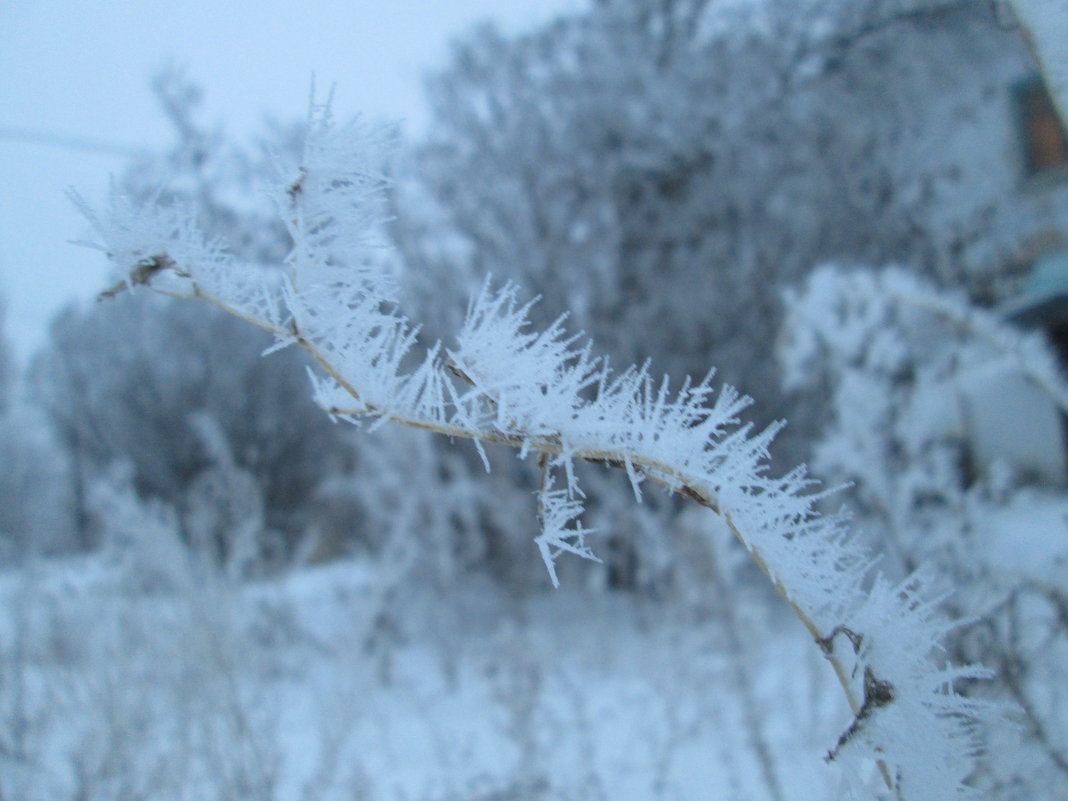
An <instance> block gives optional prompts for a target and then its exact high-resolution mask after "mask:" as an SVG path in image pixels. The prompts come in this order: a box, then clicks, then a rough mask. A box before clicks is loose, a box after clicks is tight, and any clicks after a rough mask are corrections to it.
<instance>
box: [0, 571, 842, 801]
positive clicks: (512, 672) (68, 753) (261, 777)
mask: <svg viewBox="0 0 1068 801" xmlns="http://www.w3.org/2000/svg"><path fill="white" fill-rule="evenodd" d="M175 579H176V573H175V572H171V574H170V581H168V582H166V583H165V584H164V585H163V586H159V587H158V588H156V589H149V588H146V587H145V586H144V584H143V582H141V581H139V578H138V576H136V575H132V574H131V572H130V570H129V566H128V565H122V564H120V563H118V562H116V561H112V560H108V559H107V558H106V557H91V558H82V559H71V560H63V561H57V562H53V563H41V564H38V565H36V566H34V567H33V568H32V569H28V570H26V571H21V572H9V573H6V574H4V575H3V577H2V579H0V592H2V597H3V601H2V608H3V610H4V616H3V637H2V642H3V643H4V650H3V652H2V659H3V662H2V665H0V668H2V673H0V676H2V681H3V683H2V685H0V686H2V688H3V695H2V696H0V699H2V704H3V706H2V715H3V730H4V731H5V735H4V756H3V762H4V765H5V769H4V770H5V772H6V773H7V776H8V778H7V779H5V782H4V790H5V792H6V793H8V794H9V795H8V796H6V797H10V798H18V799H26V801H31V800H32V801H36V799H41V801H53V800H54V799H65V798H71V799H75V798H116V799H118V798H129V799H137V798H153V799H172V798H173V799H216V798H249V799H252V798H255V799H280V800H281V799H308V800H310V799H356V798H368V799H372V798H373V799H433V800H435V801H436V800H438V799H441V800H442V801H444V800H445V799H502V801H503V799H549V798H553V799H557V798H559V799H565V798H566V799H650V798H663V799H701V798H709V799H712V798H749V799H761V798H784V799H806V798H812V799H815V798H829V797H833V795H834V792H833V788H834V787H835V782H836V781H837V779H836V776H835V773H836V772H835V770H834V769H832V768H828V767H826V766H825V765H824V764H823V762H822V760H821V756H822V754H823V752H824V751H825V750H826V749H827V746H828V744H829V743H833V741H834V739H835V737H836V736H837V734H836V732H837V731H838V730H839V729H840V728H841V727H842V726H843V725H844V724H845V723H847V722H848V719H849V718H848V713H847V710H846V709H845V708H844V707H845V703H844V699H843V698H842V697H841V692H840V689H838V688H837V686H836V684H835V682H834V679H833V675H832V674H831V672H830V670H829V667H827V666H826V665H824V664H823V660H822V659H821V657H820V656H819V653H818V651H817V650H816V649H814V648H812V647H810V646H808V645H807V643H805V642H804V638H803V637H802V636H801V632H800V631H799V630H798V629H799V627H798V626H797V625H796V623H795V622H794V621H791V620H789V619H787V618H785V617H782V616H780V615H778V614H775V613H774V612H771V611H770V610H769V609H768V608H767V605H766V604H765V602H764V601H763V600H762V599H760V598H759V597H757V596H755V595H754V597H752V598H748V599H744V600H745V603H744V606H741V605H740V606H739V607H738V608H734V609H731V610H729V611H728V610H724V609H722V608H717V607H716V606H715V605H714V604H711V603H707V602H706V603H703V604H697V605H693V604H689V605H687V604H682V603H669V602H664V603H657V602H651V601H641V600H636V599H634V598H630V597H627V596H622V595H620V596H611V595H609V596H605V595H604V594H601V593H588V592H583V591H582V590H580V589H577V588H574V587H568V588H564V589H562V590H560V591H559V592H556V593H552V594H548V595H542V596H536V597H531V598H528V599H525V600H519V599H516V598H513V597H509V594H508V592H507V591H506V590H504V589H502V588H500V587H498V586H493V585H491V584H490V583H487V582H483V581H481V580H478V581H473V582H470V583H467V584H463V585H460V586H456V587H449V588H440V587H434V588H431V587H429V586H419V585H412V586H409V587H401V588H400V589H399V590H398V591H397V592H396V594H395V595H391V597H390V598H388V600H387V599H383V598H382V597H381V595H380V593H379V591H378V588H377V587H376V582H375V579H374V570H373V566H371V565H368V564H360V563H356V562H341V563H338V564H334V565H331V566H327V567H319V568H308V569H305V570H302V571H299V572H295V573H293V574H292V575H290V576H288V577H285V578H282V579H278V580H272V581H264V582H259V583H255V584H248V585H244V586H232V585H226V584H224V583H222V582H220V581H217V580H211V581H205V580H203V577H200V578H195V577H194V576H192V575H188V574H187V575H184V576H181V581H180V582H179V581H175ZM167 584H169V586H166V585H167ZM735 600H738V599H735ZM758 618H763V619H760V620H758ZM726 621H730V623H729V624H728V623H727V622H726ZM754 626H760V628H761V630H760V632H759V635H756V634H754V633H753V630H752V629H753V627H754Z"/></svg>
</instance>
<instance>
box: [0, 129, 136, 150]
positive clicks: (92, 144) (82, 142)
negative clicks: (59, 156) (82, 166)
mask: <svg viewBox="0 0 1068 801" xmlns="http://www.w3.org/2000/svg"><path fill="white" fill-rule="evenodd" d="M0 139H6V140H8V141H11V142H24V143H26V144H31V145H45V146H47V147H58V148H63V149H64V150H78V151H81V152H83V153H101V154H105V155H109V156H123V157H125V158H132V157H134V156H139V155H141V154H143V153H144V149H143V148H136V147H129V146H127V145H122V144H116V143H114V142H105V141H103V140H100V139H89V138H86V137H81V136H67V135H64V134H57V133H51V132H49V131H33V130H30V129H27V128H11V127H7V126H0Z"/></svg>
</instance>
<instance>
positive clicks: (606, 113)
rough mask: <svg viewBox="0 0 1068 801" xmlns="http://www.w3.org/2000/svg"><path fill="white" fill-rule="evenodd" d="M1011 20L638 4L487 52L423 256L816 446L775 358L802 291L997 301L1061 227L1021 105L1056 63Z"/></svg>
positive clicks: (464, 82) (917, 5) (467, 75)
mask: <svg viewBox="0 0 1068 801" xmlns="http://www.w3.org/2000/svg"><path fill="white" fill-rule="evenodd" d="M1003 17H1004V15H999V13H997V10H996V9H995V8H994V7H993V4H991V3H986V2H964V3H961V2H935V1H934V0H908V1H907V2H902V1H900V0H865V1H864V2H851V3H826V2H807V0H806V2H801V3H799V2H796V0H762V2H756V3H708V2H701V1H700V0H677V1H676V2H657V3H653V2H648V1H647V0H615V1H614V2H604V3H598V4H595V5H594V6H593V7H592V8H591V9H590V10H589V11H587V12H585V13H582V14H577V15H575V16H572V17H570V18H566V19H562V20H558V21H557V22H555V23H553V24H552V25H549V26H546V27H545V28H543V29H540V30H537V31H535V32H533V33H530V34H526V35H523V36H520V37H515V38H508V37H505V36H504V35H502V34H500V33H499V32H496V31H495V30H494V29H492V28H489V27H486V28H482V29H479V30H476V31H475V32H473V33H472V34H471V35H469V36H468V37H467V38H466V39H464V40H463V41H461V42H460V43H459V44H458V45H457V47H456V49H455V52H454V56H453V60H452V63H451V65H450V67H449V68H448V69H446V70H445V71H444V72H442V73H441V74H439V75H437V76H436V77H434V78H433V79H432V80H431V82H430V84H429V85H430V90H431V91H430V97H431V101H432V103H433V107H434V125H433V126H431V129H430V133H429V135H428V140H427V142H426V143H425V144H424V145H423V146H422V147H421V148H420V149H419V152H418V154H417V155H416V156H415V158H414V163H413V165H412V168H411V169H412V177H411V178H408V179H405V180H404V181H402V182H401V187H400V192H399V198H400V200H399V203H400V208H399V210H398V212H397V215H398V217H399V218H400V225H399V227H400V228H401V233H402V235H401V236H400V237H399V240H400V246H401V248H402V250H403V251H404V252H405V255H406V256H407V257H408V258H409V260H411V261H414V262H415V263H416V264H417V268H416V269H417V271H418V272H420V273H422V274H424V275H437V274H439V273H440V272H441V271H442V264H443V263H444V268H445V269H447V270H450V271H451V272H453V273H454V274H456V275H457V276H461V277H466V276H468V275H471V274H472V273H473V274H475V275H478V274H484V273H489V274H492V275H495V276H499V277H501V278H507V279H510V280H515V281H517V282H519V283H521V284H522V285H524V286H527V287H529V288H530V290H531V291H532V292H535V293H537V294H539V295H540V296H541V297H542V298H543V303H542V306H543V310H542V311H540V312H537V311H536V312H535V314H536V315H542V316H540V317H539V319H540V320H542V321H543V322H546V323H547V322H548V321H550V320H551V319H552V318H553V317H554V316H555V315H556V314H558V313H560V312H562V311H564V310H567V311H568V312H569V313H571V314H572V315H573V320H574V324H575V326H576V327H578V328H581V329H583V330H586V331H587V332H589V333H590V334H591V335H593V336H595V337H596V339H597V340H598V341H599V342H601V343H602V346H603V347H605V348H606V350H607V351H608V352H609V353H611V354H612V355H613V357H615V358H617V359H619V360H621V361H622V362H624V363H626V362H630V361H635V360H640V359H641V358H644V357H645V355H647V354H649V353H655V354H658V356H659V357H660V358H661V359H663V365H664V368H665V369H666V370H668V371H670V372H672V373H678V374H684V373H697V372H699V371H700V370H701V369H703V365H704V364H705V363H706V361H707V360H709V359H711V360H713V361H715V362H716V363H718V364H720V365H721V369H722V376H723V377H724V378H725V379H727V380H730V381H732V382H736V383H738V384H739V385H742V386H745V387H747V388H749V389H750V390H751V391H752V392H753V393H754V394H755V395H757V397H758V400H759V404H760V405H759V406H758V407H757V410H756V411H757V413H758V414H759V415H760V417H761V419H764V420H769V421H770V420H771V419H773V418H774V417H776V416H779V415H782V414H785V413H786V410H787V409H789V411H790V417H791V421H792V425H791V430H790V431H788V432H787V436H788V437H793V436H795V435H794V431H796V432H797V434H796V436H798V437H801V436H803V432H804V431H805V428H806V426H805V420H804V416H805V415H804V414H803V413H802V412H801V410H799V409H797V408H792V407H791V406H790V404H789V402H788V401H786V400H785V399H782V398H781V397H780V396H779V389H778V378H777V375H776V373H775V366H774V363H773V361H772V360H769V359H767V358H765V350H766V347H767V343H769V342H770V341H772V340H773V339H774V337H775V335H776V332H777V328H778V323H779V320H780V301H779V291H780V288H781V287H782V286H783V285H784V284H787V283H792V282H796V281H797V280H798V279H799V278H800V277H801V276H802V275H803V274H805V273H806V272H807V271H808V270H809V269H810V268H811V267H812V265H814V264H816V263H819V262H820V261H823V260H826V259H831V258H833V259H842V260H847V261H848V260H858V261H862V262H865V263H887V262H896V263H905V264H909V265H910V266H913V267H914V268H917V269H919V270H921V271H923V272H927V273H929V274H932V275H935V276H936V277H937V278H938V280H940V281H942V282H945V283H955V284H962V283H965V284H980V283H984V282H988V281H989V280H990V279H989V276H990V275H991V274H992V272H993V271H994V270H995V268H1000V267H1001V266H1002V265H1003V264H1004V263H1005V261H1006V260H1007V259H1009V260H1011V259H1016V258H1019V257H1020V253H1021V252H1022V251H1021V248H1022V246H1021V244H1020V243H1021V241H1023V240H1025V239H1026V238H1027V237H1028V236H1029V235H1031V234H1032V233H1034V232H1035V231H1038V230H1041V229H1042V228H1043V226H1047V227H1048V224H1049V222H1050V220H1051V219H1056V212H1055V211H1052V210H1049V209H1047V212H1040V211H1035V210H1034V209H1032V208H1031V205H1034V204H1031V202H1030V201H1029V200H1026V199H1023V198H1021V197H1020V196H1018V195H1017V194H1016V193H1015V190H1016V187H1017V185H1018V182H1019V176H1018V174H1017V170H1016V166H1015V164H1014V163H1013V160H1012V159H1011V158H1009V157H1007V156H1008V154H1011V153H1012V152H1013V147H1014V145H1015V143H1014V141H1013V137H1014V136H1015V133H1016V132H1015V130H1014V128H1013V126H1012V114H1013V112H1012V108H1011V97H1010V87H1011V84H1012V82H1013V81H1015V80H1016V79H1018V78H1019V77H1020V76H1022V75H1024V74H1026V72H1027V71H1028V70H1029V69H1033V62H1032V61H1031V60H1030V58H1029V56H1028V52H1027V48H1026V45H1025V43H1024V40H1023V38H1022V37H1021V36H1020V35H1019V32H1018V31H1015V30H1014V29H1012V28H1011V26H1009V25H1007V24H1006V23H1005V20H1004V19H1003ZM408 184H417V185H418V187H417V188H414V189H413V188H409V187H408ZM408 198H411V200H410V201H409V202H407V203H406V202H405V201H406V199H408ZM428 200H429V201H432V202H433V204H434V210H433V212H432V213H424V212H423V209H424V208H425V207H426V206H427V203H428ZM1036 204H1037V205H1038V206H1041V202H1039V201H1036ZM420 215H423V216H424V217H425V220H426V222H425V224H424V225H422V226H420V225H418V224H417V223H416V222H409V218H414V219H415V220H419V219H421V218H420ZM1032 218H1033V219H1032ZM404 226H409V227H410V228H412V229H414V234H415V239H416V241H415V243H414V244H412V243H410V242H408V241H406V237H405V236H403V233H404V231H403V229H404ZM420 236H421V237H426V236H436V237H437V242H438V243H439V247H437V248H436V249H435V248H427V247H426V246H425V244H424V243H422V242H421V241H420V239H419V237H420ZM428 261H434V262H436V265H437V266H434V265H427V264H426V263H427V262H428ZM639 331H640V332H641V336H635V335H634V332H639ZM784 444H785V446H786V447H788V448H789V449H790V450H791V452H793V453H796V454H801V453H802V452H803V445H802V444H801V443H800V442H799V441H798V440H793V441H792V442H790V441H788V442H786V443H784Z"/></svg>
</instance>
